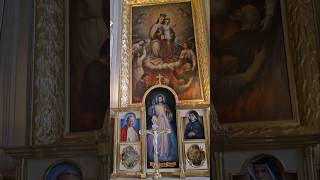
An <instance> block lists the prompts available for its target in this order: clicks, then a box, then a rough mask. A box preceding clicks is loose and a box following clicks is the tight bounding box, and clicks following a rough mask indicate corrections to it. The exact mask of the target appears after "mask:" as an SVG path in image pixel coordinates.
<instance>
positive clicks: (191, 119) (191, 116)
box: [183, 110, 205, 140]
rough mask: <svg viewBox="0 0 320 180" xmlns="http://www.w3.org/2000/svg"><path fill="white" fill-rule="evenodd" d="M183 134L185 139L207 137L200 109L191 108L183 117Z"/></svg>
mask: <svg viewBox="0 0 320 180" xmlns="http://www.w3.org/2000/svg"><path fill="white" fill-rule="evenodd" d="M183 122H184V123H183V127H184V132H183V136H184V139H185V140H190V139H205V130H204V126H203V115H202V113H199V112H198V110H189V111H187V112H186V113H185V115H184V117H183Z"/></svg>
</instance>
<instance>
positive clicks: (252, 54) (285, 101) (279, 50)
mask: <svg viewBox="0 0 320 180" xmlns="http://www.w3.org/2000/svg"><path fill="white" fill-rule="evenodd" d="M211 4H212V7H211V25H212V26H211V29H210V31H211V33H210V34H211V35H210V38H211V42H213V43H212V46H211V55H210V57H211V61H212V62H211V72H212V73H211V84H212V85H213V86H214V87H213V88H212V90H211V92H212V97H211V99H213V102H214V104H215V107H216V111H217V113H218V116H219V121H220V122H222V123H238V122H253V121H277V120H291V119H293V115H292V109H291V107H292V106H291V97H290V89H289V87H290V86H289V77H288V70H287V60H286V59H287V55H286V50H285V43H284V42H285V41H284V32H283V23H282V17H281V16H282V15H281V7H280V0H261V1H254V0H237V1H232V0H213V1H212V3H211Z"/></svg>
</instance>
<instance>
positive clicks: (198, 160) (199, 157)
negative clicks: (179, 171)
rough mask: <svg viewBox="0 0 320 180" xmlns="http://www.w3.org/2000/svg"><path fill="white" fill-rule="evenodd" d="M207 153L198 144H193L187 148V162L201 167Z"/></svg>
mask: <svg viewBox="0 0 320 180" xmlns="http://www.w3.org/2000/svg"><path fill="white" fill-rule="evenodd" d="M205 155H206V153H205V152H204V150H203V149H202V148H201V147H200V146H199V145H197V144H193V145H191V146H190V147H189V148H188V150H187V162H188V163H189V164H190V165H191V166H193V167H201V166H202V165H203V163H204V161H205Z"/></svg>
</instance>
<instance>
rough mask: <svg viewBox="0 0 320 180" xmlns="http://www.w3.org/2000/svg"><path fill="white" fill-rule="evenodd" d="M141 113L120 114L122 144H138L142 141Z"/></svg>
mask: <svg viewBox="0 0 320 180" xmlns="http://www.w3.org/2000/svg"><path fill="white" fill-rule="evenodd" d="M139 130H140V113H139V112H123V113H120V142H121V143H136V142H139V141H140V135H139Z"/></svg>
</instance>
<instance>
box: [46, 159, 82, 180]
mask: <svg viewBox="0 0 320 180" xmlns="http://www.w3.org/2000/svg"><path fill="white" fill-rule="evenodd" d="M45 179H46V180H83V176H82V172H81V170H80V168H79V167H78V166H77V165H76V164H75V163H72V162H69V161H64V162H60V163H56V164H54V165H53V166H52V167H51V168H49V169H48V171H47V174H46V178H45Z"/></svg>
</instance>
